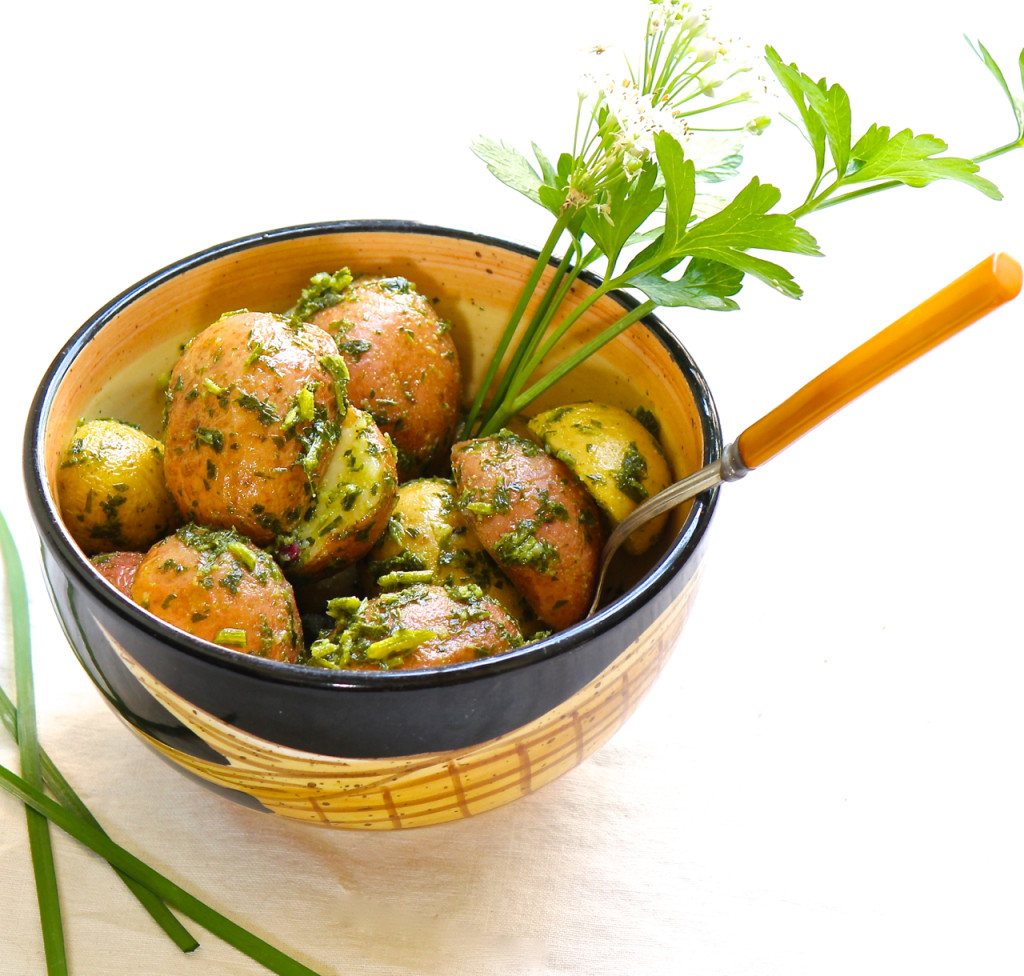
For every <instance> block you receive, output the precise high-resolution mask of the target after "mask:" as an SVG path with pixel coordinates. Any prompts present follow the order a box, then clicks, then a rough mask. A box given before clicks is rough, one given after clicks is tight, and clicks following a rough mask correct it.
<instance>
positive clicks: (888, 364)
mask: <svg viewBox="0 0 1024 976" xmlns="http://www.w3.org/2000/svg"><path fill="white" fill-rule="evenodd" d="M1020 290H1021V266H1020V265H1019V264H1018V263H1017V261H1015V260H1014V259H1013V258H1012V257H1010V256H1009V255H1008V254H993V255H992V256H991V257H988V258H986V259H985V260H984V261H982V262H981V263H980V264H977V265H975V267H973V268H971V270H970V271H968V272H967V273H966V274H964V275H961V276H960V277H959V278H957V279H956V280H955V281H952V282H950V283H949V284H948V285H946V287H945V288H943V289H942V290H941V291H938V292H936V293H935V294H934V295H932V297H931V298H929V299H927V300H926V301H924V302H922V303H921V304H920V305H918V306H917V307H916V308H914V309H912V310H911V311H909V312H907V314H906V315H904V316H903V317H902V318H899V319H897V320H896V321H895V322H893V323H892V325H889V326H887V327H886V328H884V329H882V331H881V332H879V333H877V334H876V335H874V336H872V337H871V338H870V339H868V340H867V342H864V343H862V344H861V345H859V346H858V347H857V348H856V349H854V350H853V351H852V352H849V353H847V354H846V355H845V356H844V357H843V358H842V359H840V360H839V361H838V362H836V363H834V364H833V365H832V366H830V367H829V368H828V369H826V370H825V371H824V372H823V373H819V374H818V375H817V376H816V377H815V378H814V379H812V380H811V381H810V382H809V383H807V384H805V385H804V386H802V387H801V388H800V389H799V390H797V391H796V393H794V394H793V395H792V396H791V397H789V399H787V400H784V401H783V402H782V403H780V404H779V405H778V406H777V407H775V408H774V409H773V410H770V411H769V412H768V413H766V414H765V415H764V416H763V417H762V418H761V419H760V420H758V421H756V422H755V423H753V424H751V425H750V426H749V427H748V428H747V429H746V430H745V431H743V433H742V434H740V436H739V437H737V438H736V440H734V441H733V442H732V443H731V444H729V445H728V446H727V447H726V448H725V450H723V451H722V455H721V457H719V458H717V459H716V460H714V461H712V462H711V463H710V464H706V465H705V466H704V467H703V468H701V469H700V470H699V471H695V472H694V473H693V474H691V475H689V476H688V477H686V478H683V479H682V481H677V482H675V483H674V484H672V485H669V486H668V488H665V489H664V490H662V491H659V492H658V493H657V494H656V495H653V496H652V497H650V498H648V499H647V500H646V501H644V502H642V503H641V504H640V505H638V506H637V507H636V508H635V509H633V511H632V512H630V514H629V515H627V516H626V518H624V519H623V520H622V521H621V522H620V523H619V524H618V525H617V526H616V527H615V528H614V529H613V530H612V532H611V533H610V535H609V536H608V539H607V541H606V542H605V544H604V548H603V550H602V552H601V561H600V564H599V570H598V576H597V585H596V587H595V590H594V599H593V601H592V602H591V604H590V609H589V611H588V612H587V617H592V616H593V615H594V613H595V612H596V611H597V607H598V603H599V602H600V599H601V592H602V589H603V588H604V581H605V576H606V574H607V571H608V564H609V563H610V562H611V560H612V557H613V556H614V555H615V553H616V551H617V550H618V548H619V546H621V545H622V543H623V542H625V540H626V539H627V538H628V537H629V536H630V535H631V534H632V533H633V532H635V531H636V530H637V529H638V528H640V526H641V525H643V524H644V523H646V522H649V521H650V520H651V519H653V518H657V517H658V516H659V515H663V514H664V513H665V512H667V511H669V510H670V509H672V508H675V506H676V505H679V504H681V503H682V502H685V501H687V500H688V499H690V498H693V497H694V496H695V495H699V494H700V493H701V492H702V491H707V490H708V489H709V488H713V487H714V486H715V485H718V484H721V483H722V482H725V481H738V480H739V479H740V478H742V477H744V476H745V475H747V474H748V473H749V472H750V471H752V470H753V469H754V468H756V467H759V466H760V465H762V464H764V463H765V461H769V460H771V458H773V457H775V455H776V454H778V453H779V452H780V451H782V449H783V448H785V447H788V446H789V445H790V444H792V443H793V442H794V441H795V440H797V439H798V438H800V437H802V436H803V435H804V434H806V433H807V431H809V430H810V429H811V428H812V427H816V426H817V425H818V424H820V423H821V422H822V421H823V420H825V419H827V418H828V417H831V416H832V414H834V413H835V412H836V411H837V410H839V408H840V407H844V406H845V405H846V404H848V403H849V402H850V401H851V400H854V399H856V398H857V397H858V396H860V395H861V394H862V393H864V392H865V391H866V390H869V389H871V387H873V386H875V385H876V384H877V383H880V382H881V381H882V380H884V379H885V378H886V377H887V376H891V375H892V374H893V373H895V372H896V371H897V370H898V369H901V368H902V367H903V366H906V365H907V363H910V362H912V361H913V360H915V359H917V358H918V357H919V356H921V355H923V354H924V353H926V352H927V351H928V350H929V349H933V348H935V346H937V345H939V344H940V343H942V342H944V341H945V340H946V339H948V338H949V337H950V336H952V335H955V334H956V333H957V332H959V331H960V330H961V329H964V328H966V327H967V326H968V325H970V324H971V323H972V322H976V321H977V320H978V319H980V318H982V317H983V316H985V315H987V314H988V313H989V312H991V311H992V310H993V309H995V308H998V307H999V306H1000V305H1002V304H1003V303H1004V302H1008V301H1009V300H1010V299H1011V298H1014V297H1015V296H1016V295H1017V294H1018V293H1019V292H1020Z"/></svg>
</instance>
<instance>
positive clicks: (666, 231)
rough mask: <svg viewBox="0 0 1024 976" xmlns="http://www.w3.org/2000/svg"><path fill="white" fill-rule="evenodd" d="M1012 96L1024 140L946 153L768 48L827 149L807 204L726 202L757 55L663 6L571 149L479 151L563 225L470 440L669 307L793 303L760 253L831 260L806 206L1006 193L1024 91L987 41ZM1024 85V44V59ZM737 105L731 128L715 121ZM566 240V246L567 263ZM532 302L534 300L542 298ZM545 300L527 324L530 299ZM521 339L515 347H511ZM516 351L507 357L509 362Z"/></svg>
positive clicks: (478, 406)
mask: <svg viewBox="0 0 1024 976" xmlns="http://www.w3.org/2000/svg"><path fill="white" fill-rule="evenodd" d="M975 51H976V53H977V54H978V56H979V57H980V58H981V60H982V61H983V63H984V64H985V66H986V67H987V68H988V70H989V71H990V72H991V73H992V74H993V76H994V77H995V79H996V81H997V82H998V84H999V85H1000V87H1001V88H1002V90H1003V92H1004V93H1005V94H1006V96H1007V97H1008V98H1009V100H1010V103H1011V107H1012V109H1013V113H1014V118H1015V121H1016V127H1017V134H1016V137H1015V138H1014V139H1013V140H1011V141H1010V142H1007V143H1005V144H1004V145H1001V146H999V147H998V148H996V149H993V150H991V151H990V152H987V153H984V154H982V155H981V156H977V157H975V158H973V159H966V158H961V157H957V156H951V155H945V152H946V148H947V147H946V144H945V143H944V142H943V141H942V140H941V139H937V138H936V137H935V136H931V135H915V134H914V133H913V132H912V131H911V130H910V129H900V130H898V131H894V130H893V129H891V128H890V127H889V126H886V125H879V124H872V125H870V126H869V127H868V128H867V129H866V130H864V131H863V132H862V133H861V134H859V135H857V136H856V137H855V135H854V130H853V127H852V125H853V122H852V120H853V116H852V112H851V108H850V99H849V96H848V95H847V93H846V91H845V90H844V89H843V88H842V87H841V86H840V85H838V84H832V85H828V84H827V83H826V82H825V81H824V80H822V81H814V80H813V79H812V78H810V77H809V76H808V75H806V74H804V73H803V72H802V71H801V70H800V69H799V68H798V67H797V66H796V65H795V64H791V63H786V62H785V61H784V60H783V59H782V57H781V56H780V55H779V54H778V52H777V51H776V50H775V49H774V48H771V47H768V48H766V51H765V55H764V59H763V64H764V65H765V67H766V69H767V73H768V74H769V75H771V76H774V78H775V80H776V82H777V83H778V85H779V87H780V88H781V89H782V93H783V94H784V96H786V97H788V98H789V100H790V101H791V102H792V103H793V104H794V105H795V107H796V109H797V113H796V118H795V119H794V120H793V121H794V122H795V124H797V125H798V126H799V127H801V128H802V129H803V131H804V134H805V136H806V138H807V141H808V144H809V146H810V148H811V152H812V154H813V163H814V166H813V178H812V180H811V183H810V187H809V189H808V190H807V193H806V195H805V197H804V199H803V201H802V202H801V203H800V204H799V206H797V207H796V208H795V209H793V210H790V211H781V210H778V209H776V208H777V207H778V205H779V201H780V199H781V194H780V192H779V190H778V189H776V188H775V187H774V186H773V185H771V184H769V183H766V182H763V181H762V180H761V179H760V178H758V177H757V176H754V177H752V178H751V179H749V180H748V181H747V182H746V184H745V185H744V186H742V188H741V189H739V191H738V192H736V193H735V194H733V196H732V198H731V199H730V200H728V201H721V200H715V199H713V198H709V197H707V196H705V195H703V194H701V193H699V192H698V189H699V187H700V186H701V185H702V184H706V183H720V182H722V181H724V180H727V179H731V178H733V177H735V176H736V175H738V173H739V169H740V163H741V162H742V156H741V153H740V148H741V146H742V140H743V139H744V138H745V137H747V136H749V135H752V134H759V133H760V132H762V131H763V130H764V129H765V127H766V126H767V125H768V124H769V120H768V119H767V118H766V117H764V116H760V115H758V116H754V117H748V118H745V119H742V120H736V119H734V118H733V116H734V115H735V114H736V112H737V111H738V110H739V109H740V108H741V107H743V106H745V105H747V103H752V102H753V95H752V90H751V89H750V88H747V89H742V90H740V91H735V90H734V85H735V83H736V82H737V81H738V80H742V79H743V78H744V77H746V76H748V75H750V74H751V72H752V71H753V65H752V64H750V63H747V62H735V61H734V60H733V59H732V58H731V57H730V55H729V54H728V52H727V51H726V50H725V49H724V47H723V46H721V45H720V44H719V43H718V42H717V41H716V40H715V39H714V37H713V35H712V34H711V30H710V21H709V18H708V15H707V14H705V13H702V12H697V11H696V10H694V8H693V7H692V5H691V4H690V3H687V2H682V0H664V2H656V3H655V2H652V3H651V5H650V9H649V13H648V19H647V30H646V34H645V38H644V44H643V51H642V57H641V59H640V61H639V65H638V66H637V67H636V68H633V67H632V66H631V65H629V64H627V66H626V74H625V75H624V76H623V77H620V78H614V77H613V78H612V79H610V80H607V79H606V80H604V81H597V82H594V83H592V85H591V90H589V91H582V92H580V93H579V95H578V106H577V112H576V126H575V132H574V136H573V141H572V145H571V149H569V150H568V151H565V152H562V153H561V154H560V155H558V156H557V157H553V158H552V157H549V156H547V155H545V153H544V152H543V151H542V150H541V149H540V148H539V147H537V146H536V145H535V146H534V147H533V155H534V159H535V163H536V165H535V164H534V162H532V161H531V160H530V159H529V158H528V157H527V156H525V155H524V154H522V153H521V152H520V151H519V150H517V149H516V148H514V147H512V146H510V145H508V144H507V143H504V142H496V141H494V140H492V139H488V138H483V137H482V138H479V139H478V140H477V141H476V142H475V143H474V144H473V151H474V152H475V153H476V155H477V156H479V157H480V159H482V160H483V161H484V162H485V163H486V164H487V167H488V169H489V170H490V171H491V172H492V173H493V174H494V175H495V176H496V177H497V178H498V179H500V180H501V181H502V182H503V183H505V184H506V185H508V186H510V187H512V188H513V189H515V190H518V191H519V192H520V193H522V194H523V195H524V196H526V197H528V198H529V199H530V200H532V201H533V202H534V203H536V204H538V205H540V206H541V207H543V208H544V209H546V210H547V211H549V212H550V214H551V215H552V216H553V218H554V223H553V225H552V228H551V232H550V234H549V235H548V238H547V240H546V241H545V242H544V245H543V247H542V248H541V250H540V253H539V256H538V258H537V261H536V263H535V265H534V267H533V269H532V270H531V273H530V275H529V276H528V278H527V280H526V282H525V285H524V288H523V291H522V293H521V295H520V297H519V300H518V302H517V303H516V306H515V308H514V309H513V311H512V314H511V316H510V318H509V321H508V323H507V325H506V328H505V331H504V332H503V334H502V336H501V339H500V341H499V345H498V348H497V350H496V354H495V356H494V358H493V361H492V363H491V366H490V368H489V370H488V372H487V374H486V375H485V377H484V381H483V383H482V385H481V389H480V391H479V393H478V395H477V397H476V400H475V401H474V403H473V404H472V406H471V408H470V411H469V414H468V416H467V420H466V424H465V427H464V431H465V433H466V434H467V435H472V436H486V435H488V434H491V433H494V432H495V431H497V430H499V429H501V428H502V427H503V426H504V425H505V424H506V423H507V422H508V421H509V420H510V419H511V418H512V417H513V416H514V415H515V414H517V413H519V412H520V411H522V410H523V408H524V407H525V406H527V404H529V403H530V402H531V401H532V400H533V399H535V398H536V397H537V396H539V395H540V394H541V393H543V392H544V391H545V390H547V389H548V388H549V387H550V386H551V385H552V384H554V383H555V382H557V381H558V380H559V379H560V378H561V377H562V376H564V375H565V374H566V373H567V372H569V371H570V370H571V369H573V368H574V367H575V366H576V365H578V364H579V363H580V362H582V361H583V360H585V359H586V358H588V357H589V356H590V355H592V354H593V353H594V352H596V351H597V350H598V349H600V348H601V346H603V345H604V344H605V343H607V342H609V341H610V340H611V339H613V338H615V336H617V335H619V334H620V333H621V332H623V331H624V330H625V329H627V328H628V327H629V326H630V325H632V324H633V323H634V322H637V321H639V320H640V319H642V318H643V317H644V316H645V315H648V314H649V313H651V312H653V311H654V310H655V309H657V308H659V307H667V306H672V307H678V306H687V307H690V308H696V309H706V310H710V311H730V310H733V309H736V308H738V307H739V306H738V303H737V302H736V300H735V298H734V297H733V296H735V295H736V294H737V293H738V292H739V291H740V289H741V288H742V286H743V282H744V279H745V278H746V277H747V276H751V277H753V278H756V279H758V280H760V281H762V282H764V283H765V284H767V285H768V286H769V287H771V288H773V289H775V290H776V291H778V292H780V293H781V294H783V295H785V296H787V297H789V298H799V297H800V296H801V294H802V291H801V289H800V286H799V285H798V284H797V282H796V281H795V279H794V278H793V276H792V275H791V274H790V273H789V271H787V270H786V269H785V268H784V267H783V266H781V265H780V264H778V263H776V262H774V261H771V260H768V259H766V258H764V257H761V256H759V255H755V254H754V253H752V252H755V251H769V252H779V253H781V254H786V253H790V254H805V255H818V254H820V253H821V251H820V249H819V247H818V243H817V241H816V240H815V238H814V237H813V236H812V235H811V234H810V233H809V232H808V231H806V230H805V229H803V228H802V227H800V226H799V225H798V223H797V221H798V220H799V219H800V218H802V217H805V216H806V215H807V214H810V213H813V212H814V211H817V210H823V209H825V208H827V207H832V206H835V205H836V204H839V203H845V202H848V201H851V200H854V199H857V198H859V197H862V196H865V195H868V194H871V193H876V192H878V191H880V190H885V189H888V188H891V187H895V186H911V187H921V186H925V185H927V184H929V183H933V182H935V181H937V180H956V181H959V182H961V183H964V184H965V185H967V186H969V187H971V188H973V189H975V190H978V191H980V192H981V193H983V194H985V195H986V196H988V197H991V198H993V199H999V198H1000V196H1001V194H1000V192H999V190H998V189H997V187H996V186H995V185H994V184H993V183H991V182H990V181H989V180H987V179H986V178H985V177H983V176H981V175H980V173H979V164H980V163H982V162H984V161H986V160H988V159H991V158H993V157H994V156H998V155H1001V154H1002V153H1005V152H1009V151H1010V150H1013V149H1018V148H1020V147H1021V146H1024V101H1022V100H1021V99H1020V98H1017V97H1016V96H1015V95H1014V94H1013V92H1012V90H1011V88H1010V86H1009V84H1008V83H1007V81H1006V78H1005V77H1004V75H1003V73H1002V72H1001V71H1000V69H999V67H998V65H997V64H996V63H995V61H994V60H993V59H992V57H991V56H990V55H989V53H988V51H986V50H985V48H984V47H983V46H981V45H980V44H979V45H978V46H977V48H975ZM1020 61H1021V74H1022V81H1024V52H1022V54H1021V58H1020ZM722 110H726V111H725V112H724V116H725V117H726V118H727V119H728V121H727V123H726V124H725V125H723V126H720V127H717V128H712V127H710V126H708V125H707V116H708V114H709V113H710V112H720V111H722ZM559 249H561V251H562V256H561V257H560V258H558V259H556V258H555V255H556V252H557V251H558V250H559ZM599 261H603V268H601V267H600V266H599V270H600V271H601V272H602V278H601V281H600V282H599V283H598V284H597V286H596V287H595V288H594V290H593V291H592V292H591V293H590V294H588V295H587V296H586V297H585V298H584V299H583V300H582V301H581V302H580V303H579V304H578V305H576V306H575V307H574V308H572V309H570V310H568V311H563V310H562V302H563V299H564V298H565V297H566V296H567V295H568V293H569V290H570V289H571V288H572V286H573V284H574V283H575V282H576V280H577V279H578V277H579V276H580V274H581V273H582V272H583V271H584V270H586V269H588V268H590V267H592V266H594V265H595V264H596V263H597V262H599ZM618 289H627V290H630V291H632V292H639V293H640V295H639V298H640V301H639V302H638V304H637V305H636V307H635V308H633V309H632V310H630V311H628V312H626V313H625V314H624V315H623V316H622V318H621V319H619V321H618V322H616V323H615V324H613V325H611V326H609V327H608V328H606V329H605V330H604V331H603V332H601V333H600V334H599V335H597V336H595V337H594V338H593V339H591V340H590V341H589V342H587V343H586V344H585V345H583V346H581V347H580V348H579V349H578V350H577V351H576V352H575V353H574V354H573V355H571V356H569V357H568V358H567V359H565V360H564V361H563V362H562V363H560V364H559V365H558V366H557V367H555V368H554V369H552V370H551V371H550V372H548V373H547V374H546V375H545V376H544V377H543V378H541V379H536V378H535V371H536V370H537V368H538V366H539V365H540V364H541V363H542V362H543V361H544V359H545V357H547V356H548V354H549V353H550V352H551V351H552V349H553V348H554V347H555V345H556V344H557V343H558V341H559V340H560V339H561V338H562V337H563V336H564V335H565V333H566V332H567V331H568V330H569V329H571V328H572V326H573V324H574V323H575V322H576V321H577V320H578V319H579V318H580V317H581V316H583V315H584V314H585V313H586V311H587V309H588V308H590V306H592V305H593V304H594V303H595V302H597V301H599V300H600V299H601V298H602V296H604V295H606V294H607V293H608V292H610V291H613V290H618ZM531 302H533V304H532V306H531ZM528 308H532V310H531V313H530V316H529V318H527V309H528ZM513 343H514V345H513ZM510 349H511V353H510V356H509V358H508V365H507V367H506V368H505V370H504V371H503V373H502V375H500V376H499V375H498V370H499V364H500V363H501V362H502V360H503V359H504V357H505V355H506V353H508V352H509V350H510Z"/></svg>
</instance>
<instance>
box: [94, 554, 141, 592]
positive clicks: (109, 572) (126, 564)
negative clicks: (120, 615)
mask: <svg viewBox="0 0 1024 976" xmlns="http://www.w3.org/2000/svg"><path fill="white" fill-rule="evenodd" d="M144 556H145V553H142V552H101V553H100V554H99V555H98V556H93V557H92V559H90V560H89V562H91V563H92V564H93V566H94V567H95V569H96V571H97V572H98V573H99V574H100V576H102V577H103V578H104V579H105V580H106V581H107V582H108V583H111V584H112V585H113V586H114V587H115V588H116V589H117V590H118V591H119V592H121V593H123V594H124V595H125V596H126V597H128V598H129V599H131V595H132V584H133V583H134V582H135V573H136V572H137V570H138V568H139V565H140V563H141V562H142V560H143V557H144Z"/></svg>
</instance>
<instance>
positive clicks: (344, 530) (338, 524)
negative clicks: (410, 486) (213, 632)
mask: <svg viewBox="0 0 1024 976" xmlns="http://www.w3.org/2000/svg"><path fill="white" fill-rule="evenodd" d="M397 487H398V474H397V470H396V461H395V452H394V450H393V448H392V446H391V442H390V441H389V440H388V438H387V437H386V436H385V435H384V434H383V433H381V431H380V428H379V427H378V426H377V425H376V424H375V423H374V422H373V418H372V417H371V416H370V415H369V414H368V413H366V412H365V411H363V410H359V409H358V408H356V407H350V408H349V410H348V413H347V414H346V415H345V419H344V421H342V424H341V434H340V436H339V438H338V443H337V444H336V445H335V447H334V453H333V454H332V455H331V461H330V464H329V465H328V466H327V470H326V471H325V472H324V474H323V477H322V478H321V479H320V482H319V484H318V486H317V489H316V503H315V506H314V507H313V508H312V509H311V510H310V511H309V512H307V514H306V515H304V516H303V518H302V520H301V521H300V522H299V524H298V526H296V528H295V531H294V533H293V534H292V536H291V537H290V539H289V541H288V542H287V543H286V544H285V546H284V547H283V548H282V549H280V550H279V554H278V556H279V559H280V560H281V563H282V565H283V566H284V568H285V569H286V570H287V571H288V572H289V573H290V574H293V575H296V576H303V577H309V576H324V575H327V574H331V573H336V572H337V571H338V570H340V569H342V568H343V567H345V566H347V565H351V564H353V563H355V562H357V561H358V560H360V559H361V558H362V557H363V556H364V555H366V553H367V552H369V551H370V549H371V548H372V547H373V544H374V543H375V542H376V541H377V539H378V538H380V535H381V533H383V532H384V530H385V528H387V524H388V518H389V517H390V515H391V509H392V507H393V506H394V502H395V491H396V489H397Z"/></svg>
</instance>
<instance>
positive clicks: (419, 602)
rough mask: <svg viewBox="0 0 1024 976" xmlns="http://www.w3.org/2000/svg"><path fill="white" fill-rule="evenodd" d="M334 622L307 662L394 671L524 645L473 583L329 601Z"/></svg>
mask: <svg viewBox="0 0 1024 976" xmlns="http://www.w3.org/2000/svg"><path fill="white" fill-rule="evenodd" d="M331 610H332V612H333V614H334V615H335V616H336V617H337V618H338V625H337V626H336V627H335V629H334V632H333V633H332V634H331V635H330V636H329V637H327V638H322V639H320V640H317V641H314V642H313V644H312V645H311V648H310V663H312V664H319V665H321V666H323V667H334V668H351V669H355V670H375V671H377V670H379V671H393V670H397V669H402V670H412V669H414V668H416V669H418V668H437V667H442V666H444V665H448V664H461V663H463V662H465V661H475V660H477V659H478V658H481V657H491V656H492V655H494V654H502V653H504V652H505V651H508V650H511V649H512V648H514V647H518V646H520V645H521V644H522V643H523V639H522V635H521V634H520V632H519V629H518V628H517V626H516V623H515V621H514V620H513V619H512V618H511V617H509V616H508V614H506V613H505V611H504V610H503V609H502V608H501V606H500V605H499V604H498V603H496V602H495V601H493V600H491V599H490V598H489V597H487V596H484V594H483V593H482V592H481V590H480V588H479V587H478V586H473V585H468V586H461V587H458V586H456V587H444V586H431V585H416V586H410V587H406V588H404V589H401V590H398V591H396V592H394V593H384V594H382V595H381V596H376V597H373V598H372V599H369V600H363V601H359V600H358V599H355V598H352V599H350V600H335V601H332V604H331Z"/></svg>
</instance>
